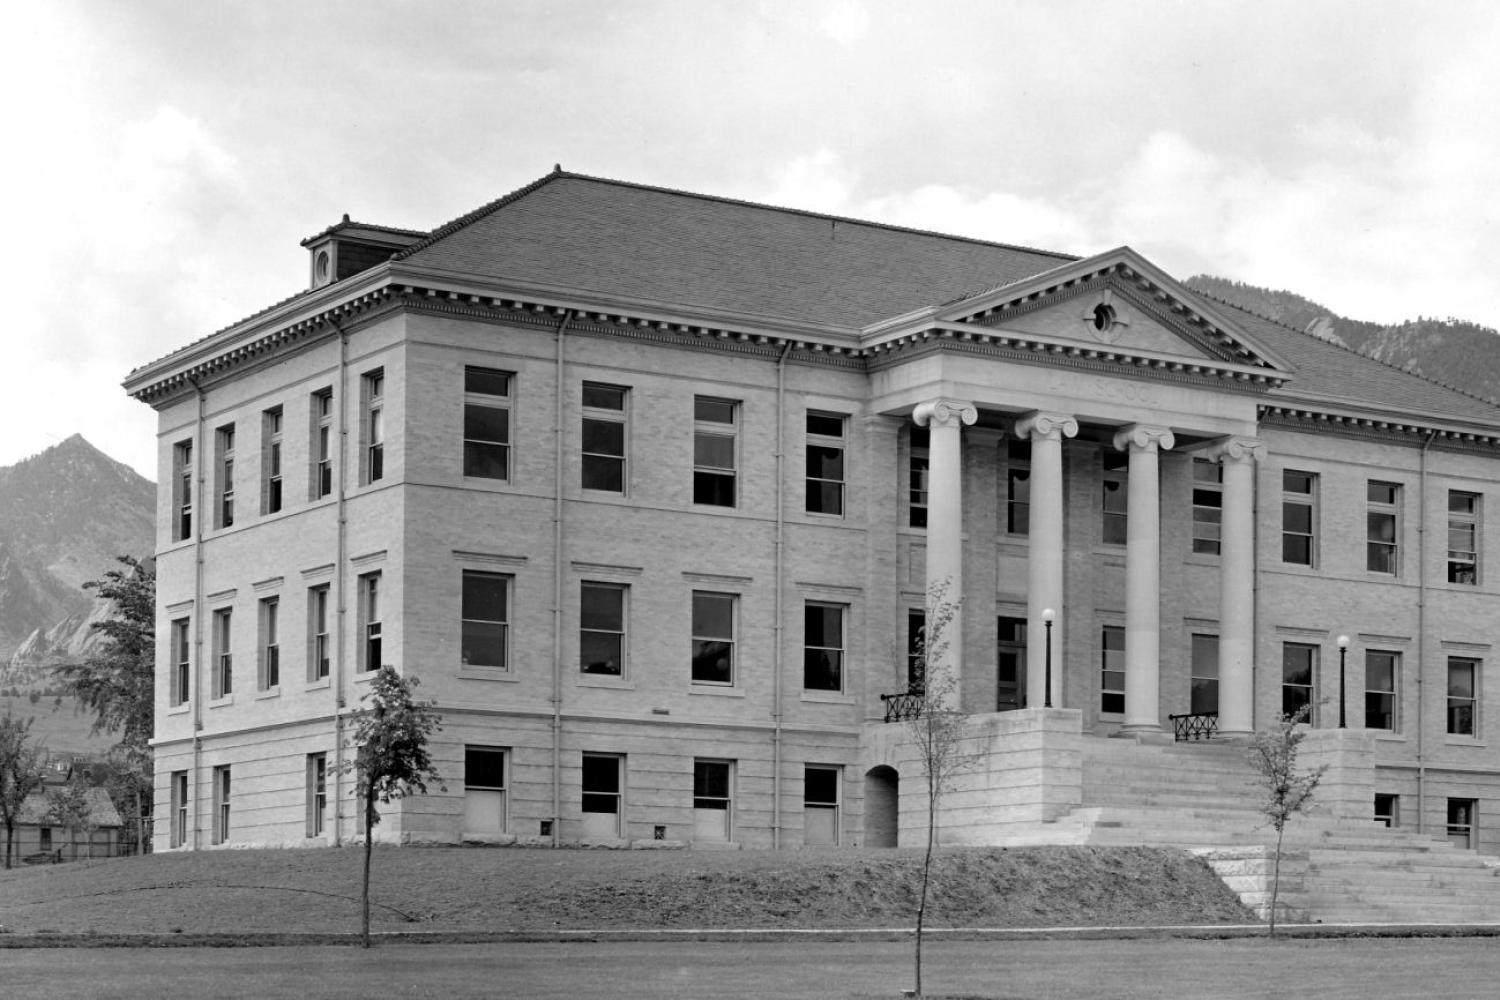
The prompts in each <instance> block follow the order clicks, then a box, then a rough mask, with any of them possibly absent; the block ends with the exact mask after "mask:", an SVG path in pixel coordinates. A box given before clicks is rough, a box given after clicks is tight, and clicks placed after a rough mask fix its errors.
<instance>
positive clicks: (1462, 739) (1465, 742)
mask: <svg viewBox="0 0 1500 1000" xmlns="http://www.w3.org/2000/svg"><path fill="white" fill-rule="evenodd" d="M1443 743H1444V745H1446V746H1450V747H1475V748H1477V749H1481V750H1482V749H1484V747H1485V746H1486V744H1485V742H1484V740H1482V739H1480V738H1479V737H1477V736H1455V735H1453V734H1452V733H1449V734H1448V735H1447V736H1446V737H1444V739H1443Z"/></svg>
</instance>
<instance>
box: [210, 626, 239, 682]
mask: <svg viewBox="0 0 1500 1000" xmlns="http://www.w3.org/2000/svg"><path fill="white" fill-rule="evenodd" d="M209 635H210V641H211V642H212V644H213V660H212V663H213V676H212V679H211V680H212V683H211V685H210V697H211V698H213V699H214V700H215V701H218V700H219V699H221V698H228V697H230V696H231V695H233V694H234V648H233V644H234V609H233V608H214V609H213V611H212V613H211V614H210V617H209Z"/></svg>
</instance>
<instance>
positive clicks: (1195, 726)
mask: <svg viewBox="0 0 1500 1000" xmlns="http://www.w3.org/2000/svg"><path fill="white" fill-rule="evenodd" d="M1167 718H1169V719H1171V720H1172V735H1173V737H1174V738H1175V739H1176V741H1177V742H1178V743H1191V742H1193V741H1195V740H1211V739H1213V738H1214V737H1215V736H1217V735H1218V733H1219V713H1218V712H1193V713H1191V714H1189V715H1169V716H1167Z"/></svg>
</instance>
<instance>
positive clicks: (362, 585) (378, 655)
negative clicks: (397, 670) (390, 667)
mask: <svg viewBox="0 0 1500 1000" xmlns="http://www.w3.org/2000/svg"><path fill="white" fill-rule="evenodd" d="M383 587H384V581H383V580H382V579H381V572H380V570H378V569H377V570H374V571H372V572H369V573H361V574H360V575H359V577H358V578H357V579H356V581H355V599H356V601H358V605H359V607H358V618H357V624H358V627H359V632H358V633H357V635H358V636H359V639H358V641H359V662H358V663H357V664H356V665H355V670H356V671H357V672H359V673H362V674H367V673H370V672H371V671H374V670H379V669H380V668H381V667H382V666H384V665H385V664H384V663H383V662H382V660H383V658H384V645H383V641H384V633H385V627H384V618H383V617H382V609H381V603H382V600H383V596H384V595H383V594H382V589H383Z"/></svg>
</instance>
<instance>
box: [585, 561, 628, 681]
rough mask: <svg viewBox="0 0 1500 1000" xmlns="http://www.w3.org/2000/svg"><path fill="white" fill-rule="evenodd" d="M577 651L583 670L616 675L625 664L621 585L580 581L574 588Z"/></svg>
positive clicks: (623, 609) (623, 597)
mask: <svg viewBox="0 0 1500 1000" xmlns="http://www.w3.org/2000/svg"><path fill="white" fill-rule="evenodd" d="M578 604H579V611H578V653H579V657H578V658H579V661H580V664H581V667H582V670H583V672H584V673H586V674H600V675H603V676H606V677H619V676H621V675H622V673H623V671H624V665H625V588H624V587H622V586H620V585H619V584H614V583H583V584H580V585H579V588H578Z"/></svg>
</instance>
